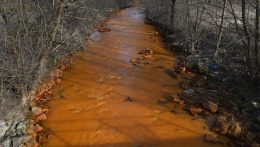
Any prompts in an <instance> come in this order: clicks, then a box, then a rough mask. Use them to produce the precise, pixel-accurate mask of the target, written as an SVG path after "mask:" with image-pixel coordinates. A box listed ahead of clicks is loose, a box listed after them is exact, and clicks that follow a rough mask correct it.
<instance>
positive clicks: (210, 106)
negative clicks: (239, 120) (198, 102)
mask: <svg viewBox="0 0 260 147" xmlns="http://www.w3.org/2000/svg"><path fill="white" fill-rule="evenodd" d="M202 106H203V108H205V109H206V110H208V111H210V112H212V113H215V112H217V111H218V105H217V104H216V103H214V102H212V101H207V102H204V103H203V104H202Z"/></svg>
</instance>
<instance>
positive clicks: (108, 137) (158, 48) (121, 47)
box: [42, 7, 223, 147]
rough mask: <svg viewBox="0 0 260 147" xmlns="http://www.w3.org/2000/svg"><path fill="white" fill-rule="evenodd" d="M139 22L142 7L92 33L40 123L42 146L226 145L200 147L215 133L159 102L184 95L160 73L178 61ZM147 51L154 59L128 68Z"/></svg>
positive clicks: (118, 15)
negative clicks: (44, 136)
mask: <svg viewBox="0 0 260 147" xmlns="http://www.w3.org/2000/svg"><path fill="white" fill-rule="evenodd" d="M144 19H145V16H144V12H143V9H142V8H140V7H131V8H127V9H125V10H121V11H118V12H117V13H115V14H112V16H110V18H109V19H108V21H107V26H108V27H109V28H110V29H111V31H110V32H103V33H100V32H98V31H97V32H94V33H93V34H92V35H91V36H90V39H89V41H88V42H87V43H86V50H85V51H83V52H80V53H79V54H77V55H75V56H74V57H73V65H72V66H71V69H69V70H68V71H66V72H64V75H63V78H62V83H61V84H60V85H58V86H56V87H55V88H54V97H53V100H52V101H50V102H49V103H48V104H47V107H48V108H49V109H50V112H49V113H48V119H47V120H45V121H43V123H42V124H43V127H44V128H46V129H48V130H49V131H50V132H51V134H52V135H51V137H50V138H49V140H48V143H47V144H46V146H49V147H63V146H64V147H83V146H84V147H99V146H100V147H128V146H129V147H215V146H216V147H217V146H223V145H217V144H210V143H205V142H204V137H203V136H204V135H205V134H214V133H212V132H211V131H209V129H208V127H207V125H206V121H205V120H204V119H200V118H199V119H193V118H192V117H191V116H189V115H188V114H187V113H186V112H184V111H183V110H182V109H181V108H180V106H178V105H175V104H166V105H158V104H157V101H158V99H162V98H165V97H166V96H168V95H170V94H171V93H176V92H178V91H181V89H180V88H178V86H175V87H174V86H165V84H166V85H167V84H171V85H174V84H178V82H179V81H178V80H176V79H172V78H171V77H170V76H168V75H167V74H166V72H165V70H166V69H167V68H172V67H173V66H174V64H176V61H177V59H176V56H175V55H174V54H173V53H172V52H170V51H169V50H167V49H166V47H165V45H164V44H163V42H162V40H161V38H160V35H156V33H155V32H156V30H155V28H154V27H153V26H152V25H147V24H145V23H144ZM146 48H149V49H152V50H153V51H154V55H153V57H152V58H150V59H147V61H148V62H147V63H146V64H144V65H143V66H135V65H133V64H131V63H130V60H131V59H134V58H138V57H140V56H141V55H140V54H137V53H138V52H140V51H142V50H144V49H146ZM61 94H62V95H63V96H64V98H61V97H60V95H61ZM127 97H130V99H133V102H131V101H126V98H127ZM173 108H174V109H175V111H176V112H177V113H176V114H174V113H172V112H171V110H172V109H173Z"/></svg>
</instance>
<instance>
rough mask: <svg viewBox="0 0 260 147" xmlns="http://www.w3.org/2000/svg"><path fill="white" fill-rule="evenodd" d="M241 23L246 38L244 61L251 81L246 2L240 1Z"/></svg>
mask: <svg viewBox="0 0 260 147" xmlns="http://www.w3.org/2000/svg"><path fill="white" fill-rule="evenodd" d="M242 23H243V31H244V33H245V37H246V46H245V50H246V61H247V68H248V70H249V73H250V77H251V80H253V78H254V74H253V67H252V53H251V36H250V33H249V30H248V25H247V19H246V0H242Z"/></svg>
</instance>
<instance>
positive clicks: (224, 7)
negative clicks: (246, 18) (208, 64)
mask: <svg viewBox="0 0 260 147" xmlns="http://www.w3.org/2000/svg"><path fill="white" fill-rule="evenodd" d="M223 1H224V3H223V9H222V14H221V21H220V26H219V30H218V38H217V48H216V51H215V54H214V60H215V61H217V62H218V52H219V46H220V43H221V39H222V34H223V23H224V17H225V12H226V4H227V0H223Z"/></svg>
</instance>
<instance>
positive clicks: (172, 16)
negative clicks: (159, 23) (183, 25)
mask: <svg viewBox="0 0 260 147" xmlns="http://www.w3.org/2000/svg"><path fill="white" fill-rule="evenodd" d="M175 2H176V0H171V27H173V24H174V21H175V20H174V14H175Z"/></svg>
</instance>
